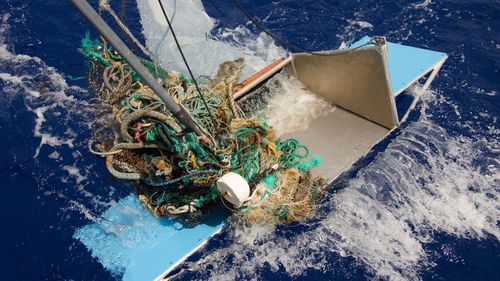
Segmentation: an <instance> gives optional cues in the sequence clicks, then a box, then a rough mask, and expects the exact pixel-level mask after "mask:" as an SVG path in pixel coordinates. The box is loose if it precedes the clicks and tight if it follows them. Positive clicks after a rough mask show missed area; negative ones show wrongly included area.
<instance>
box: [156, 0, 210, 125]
mask: <svg viewBox="0 0 500 281" xmlns="http://www.w3.org/2000/svg"><path fill="white" fill-rule="evenodd" d="M158 3H159V4H160V8H161V11H162V12H163V16H164V17H165V20H166V21H167V24H168V27H169V28H170V32H171V33H172V36H173V37H174V41H175V44H176V45H177V49H179V53H181V57H182V60H183V61H184V64H185V65H186V68H187V70H188V72H189V75H190V76H191V79H192V80H193V83H194V85H195V87H196V90H197V91H198V94H199V95H200V98H201V99H202V100H203V104H204V105H205V107H206V109H207V111H208V115H210V118H211V119H212V123H213V125H214V128H217V121H215V118H214V116H213V114H212V112H211V111H210V107H208V104H207V101H206V100H205V97H204V96H203V93H202V92H201V90H200V87H199V86H198V82H196V79H194V75H193V72H192V71H191V67H189V64H188V62H187V60H186V57H185V56H184V52H183V51H182V48H181V45H180V44H179V41H178V40H177V36H176V35H175V32H174V28H173V26H172V23H171V22H170V19H169V18H168V15H167V13H166V12H165V8H164V7H163V4H162V3H161V0H158Z"/></svg>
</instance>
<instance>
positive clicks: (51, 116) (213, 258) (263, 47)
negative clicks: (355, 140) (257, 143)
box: [0, 0, 500, 280]
mask: <svg viewBox="0 0 500 281" xmlns="http://www.w3.org/2000/svg"><path fill="white" fill-rule="evenodd" d="M148 2H149V1H146V0H137V1H118V0H112V1H110V3H111V5H112V7H113V8H114V9H115V10H116V11H117V13H118V14H119V15H120V16H121V17H123V19H124V21H125V22H126V23H127V24H128V25H129V26H130V28H131V29H132V31H133V32H134V34H136V35H137V37H138V38H139V39H140V40H141V41H142V42H144V44H146V45H147V46H148V47H149V48H150V49H152V50H156V49H158V51H157V52H156V54H157V60H158V61H159V62H160V63H162V64H164V65H165V66H167V67H168V68H171V69H178V70H183V66H182V64H181V62H180V61H179V56H178V54H177V53H176V50H175V46H174V45H173V44H172V42H171V40H167V39H168V38H169V37H167V39H165V40H166V41H163V42H162V39H161V38H162V36H163V33H164V32H163V30H164V28H165V24H164V23H163V22H161V21H160V20H158V19H157V18H156V17H155V15H154V14H152V13H151V11H150V7H149V5H150V4H149V3H148ZM91 3H92V4H93V5H94V7H96V5H97V1H91ZM164 3H165V4H166V6H167V8H168V9H169V11H173V7H174V5H175V4H176V5H175V6H176V15H175V18H174V27H175V28H176V31H177V33H178V35H179V40H180V41H181V43H182V45H183V48H184V50H185V51H186V54H187V57H188V59H189V62H190V63H191V66H192V68H193V69H194V70H195V72H196V74H198V75H212V74H213V73H214V72H215V70H216V67H217V65H218V64H219V63H221V62H223V61H225V60H228V59H234V58H238V57H242V56H243V57H245V58H246V62H247V68H246V69H245V72H244V75H248V74H250V73H252V72H253V71H255V70H256V69H259V68H260V67H262V66H264V65H266V64H267V63H269V62H271V61H272V60H273V59H275V58H277V57H279V56H282V55H284V54H286V53H287V52H288V51H289V50H288V49H287V48H286V47H285V46H281V45H279V44H278V43H276V42H274V41H273V40H272V39H271V38H269V37H268V36H266V35H264V34H261V33H260V32H259V31H258V30H257V29H255V28H254V27H253V26H252V25H250V24H248V22H247V20H246V19H245V18H244V17H243V16H242V14H241V12H240V11H239V10H238V9H237V8H236V6H235V5H234V3H233V2H232V1H220V0H210V1H208V0H206V1H205V0H204V1H200V0H182V1H180V0H179V1H177V2H176V1H173V0H170V1H166V0H165V1H164ZM243 4H244V5H245V6H246V7H247V8H248V10H249V11H250V12H251V13H252V14H254V15H255V16H256V17H257V18H258V19H259V20H261V21H262V22H263V23H264V24H265V25H266V26H267V27H268V28H269V29H270V30H272V31H273V32H275V33H276V34H278V35H279V36H281V37H283V38H286V39H287V40H289V41H290V42H293V43H294V44H296V45H299V46H301V47H302V48H304V49H308V50H323V49H335V48H339V47H346V46H348V45H349V44H351V43H353V42H355V41H356V40H357V39H359V38H361V37H363V36H364V35H385V36H387V38H388V40H389V41H391V42H397V43H403V44H406V45H411V46H416V47H422V48H429V49H433V50H437V51H441V52H446V53H448V55H449V59H448V61H447V62H446V63H445V65H444V67H443V69H442V70H441V72H440V75H439V76H438V77H437V79H436V80H435V81H434V83H433V84H432V87H431V90H429V91H421V90H419V88H418V87H415V88H413V89H412V90H411V94H413V95H419V96H420V98H421V101H420V102H419V103H418V104H417V107H416V108H415V110H414V111H413V112H412V113H411V114H410V117H409V119H408V120H407V121H406V122H405V123H404V124H402V126H401V127H400V128H399V129H397V130H395V131H394V132H393V133H392V134H391V135H390V136H389V137H388V138H387V139H386V140H384V141H383V142H382V143H381V144H379V145H377V146H376V147H375V149H374V151H373V152H372V153H370V154H369V155H368V156H367V157H365V158H364V159H363V160H362V161H360V162H358V163H357V165H356V166H355V167H353V168H352V169H351V170H349V171H348V172H346V173H344V174H343V175H342V176H341V177H340V178H339V179H338V181H336V182H335V185H334V186H333V187H332V188H334V189H339V190H338V191H335V192H333V191H332V192H331V193H330V194H328V195H327V196H326V197H325V199H324V200H323V201H322V202H321V206H320V211H319V214H318V217H317V218H316V219H314V220H313V221H311V222H309V223H308V224H306V225H292V226H286V227H285V226H284V227H277V228H275V227H253V228H245V227H243V226H241V224H239V223H238V222H235V221H233V222H231V223H230V224H229V225H228V226H227V227H226V228H225V229H224V230H223V232H222V233H221V234H220V235H218V236H216V237H214V239H212V240H211V241H210V242H209V243H208V245H207V247H205V248H204V249H203V250H202V251H201V252H199V253H196V254H195V255H193V256H192V257H191V258H189V259H188V261H187V262H185V263H184V264H183V265H182V266H181V267H180V268H179V270H177V271H176V272H174V276H173V278H174V279H178V280H191V279H201V280H206V279H212V280H234V279H243V280H247V279H257V280H269V279H273V280H281V279H283V280H288V279H299V280H318V279H326V280H497V279H498V276H499V275H500V273H499V270H498V268H500V243H499V240H500V229H499V221H500V201H499V198H498V197H499V191H500V172H499V169H500V157H499V156H500V145H499V135H500V131H499V121H498V117H499V112H500V109H499V106H500V100H499V97H498V92H499V90H500V89H499V78H498V77H499V73H498V71H499V66H500V54H499V49H500V33H499V32H498V30H500V23H499V20H498V19H497V18H498V14H500V2H499V1H479V0H476V1H456V0H454V1H429V0H426V1H397V2H396V1H274V2H271V3H269V1H243ZM106 18H107V20H109V21H110V18H109V17H106ZM110 22H111V21H110ZM87 30H89V31H91V34H92V35H94V36H96V33H95V32H94V31H93V29H92V28H91V27H90V26H89V25H88V24H87V23H86V21H85V20H84V19H83V18H82V17H81V16H80V15H79V14H78V13H77V12H76V10H75V9H74V8H73V7H72V6H71V5H70V4H69V3H68V2H67V1H55V0H48V1H18V0H3V1H2V2H0V101H1V103H2V104H3V110H2V111H1V113H0V128H1V130H0V131H1V132H3V140H4V143H3V145H1V146H0V175H1V176H2V179H3V180H2V183H1V189H0V190H1V191H0V200H1V203H0V268H1V272H2V280H116V279H120V276H121V274H122V273H123V272H122V271H123V268H122V265H121V264H120V263H119V262H117V261H122V260H123V259H119V258H118V259H116V260H115V259H113V260H110V261H102V260H99V259H98V258H96V257H93V256H92V253H91V252H90V251H89V250H88V249H87V248H86V247H85V246H84V245H83V244H82V243H81V242H80V241H79V240H77V239H76V238H75V233H77V231H78V230H79V229H81V228H82V227H84V226H86V225H88V224H90V223H94V222H98V221H99V219H98V218H99V217H100V216H101V215H103V214H105V212H106V210H108V208H110V207H111V206H119V205H120V204H121V203H120V200H121V199H123V198H127V196H128V195H129V194H130V193H131V191H132V190H133V185H132V184H130V183H126V182H122V181H117V180H114V179H113V178H112V177H111V176H110V175H109V174H108V173H107V170H106V168H105V165H104V161H103V160H102V159H101V158H98V157H95V156H93V155H91V154H90V153H89V152H88V150H87V149H86V141H87V140H88V139H89V137H90V133H91V130H92V126H93V120H94V119H95V118H100V117H102V116H101V114H102V112H101V111H100V110H98V109H96V106H95V104H93V103H92V102H91V98H92V95H93V94H92V93H91V92H89V90H88V85H87V83H86V82H85V80H74V79H72V78H74V77H79V76H84V75H85V72H86V64H85V61H84V59H83V57H82V56H81V55H80V54H79V53H78V51H77V49H78V47H79V40H80V39H81V37H82V36H83V35H84V33H85V32H86V31H87ZM158 30H160V31H161V32H157V31H158ZM121 35H123V34H121ZM123 36H124V35H123ZM160 42H161V46H162V47H161V48H157V47H158V44H160ZM129 43H130V45H131V46H133V44H132V42H129ZM135 50H137V48H135ZM137 52H139V50H137ZM311 106H320V107H321V105H318V104H312V105H311ZM311 118H312V117H311ZM276 122H277V124H279V120H276ZM124 223H126V222H124ZM145 223H147V220H145ZM121 231H122V230H121V229H109V235H114V236H117V237H118V239H120V236H119V234H120V233H122V232H121ZM156 235H157V234H156V233H153V234H152V236H155V237H156ZM134 246H135V245H131V247H134ZM117 254H118V255H119V253H117Z"/></svg>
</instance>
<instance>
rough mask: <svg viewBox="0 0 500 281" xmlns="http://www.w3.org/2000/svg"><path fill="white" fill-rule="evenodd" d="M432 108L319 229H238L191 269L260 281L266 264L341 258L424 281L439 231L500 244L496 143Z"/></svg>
mask: <svg viewBox="0 0 500 281" xmlns="http://www.w3.org/2000/svg"><path fill="white" fill-rule="evenodd" d="M424 94H425V95H426V96H425V97H424V98H425V100H426V101H425V102H426V104H427V103H434V102H436V103H439V102H440V101H439V98H437V97H436V94H435V93H433V92H427V93H424ZM426 104H424V105H423V106H422V107H421V108H420V109H421V111H422V114H423V116H422V117H421V119H420V120H418V121H416V122H414V123H410V124H408V125H407V126H406V127H405V128H403V129H401V134H399V135H398V136H397V137H396V138H395V139H394V140H393V141H392V143H391V144H390V145H389V146H388V147H387V149H385V150H384V151H383V152H381V153H380V154H378V155H377V157H376V159H375V160H374V161H373V162H372V163H371V164H370V165H369V166H367V167H365V168H363V169H362V170H361V171H360V172H359V173H358V176H357V177H356V178H354V179H352V180H351V181H350V182H349V185H348V187H347V188H346V189H345V190H343V191H342V192H340V193H336V194H334V195H332V196H329V197H328V199H327V200H326V202H324V204H323V205H322V206H323V207H324V208H325V210H327V211H324V212H323V213H322V214H321V216H322V217H323V218H322V219H320V221H319V225H318V226H316V227H314V228H313V230H311V231H308V232H304V233H294V232H287V233H286V234H282V233H280V232H274V231H273V229H272V228H271V229H270V228H262V227H260V228H259V227H253V228H250V229H248V228H244V227H242V226H238V225H234V226H233V228H232V229H231V231H230V233H229V234H228V235H229V236H231V238H232V239H234V240H235V241H236V242H235V243H234V244H232V245H231V246H230V247H228V248H226V249H217V250H214V251H213V253H209V254H207V255H206V256H205V257H204V258H202V259H201V260H199V261H197V262H196V263H192V264H191V265H189V266H188V268H190V270H195V271H196V270H200V269H202V268H207V267H210V268H213V269H214V270H213V272H211V273H208V275H209V276H211V277H212V278H213V279H225V280H231V279H233V278H252V277H253V278H257V277H258V275H256V272H259V269H261V268H264V267H266V266H264V264H267V266H269V267H270V268H271V270H273V271H280V270H283V269H284V270H285V271H286V272H287V273H288V274H289V275H290V276H300V275H302V274H303V273H304V272H305V271H306V270H307V269H311V268H313V269H315V270H318V271H327V272H328V271H331V270H332V269H331V268H329V263H330V260H329V259H331V255H332V254H334V253H336V254H340V255H341V256H352V257H355V258H356V260H357V261H358V262H361V263H363V264H365V265H366V266H367V268H368V269H369V271H373V272H374V273H375V274H376V275H377V276H379V277H383V278H386V279H388V280H419V279H420V277H419V276H420V272H421V270H422V269H425V268H428V267H432V265H433V263H432V261H431V260H430V258H429V257H428V254H427V253H426V251H425V246H426V244H427V243H430V242H432V241H433V237H434V235H435V233H439V232H444V233H448V234H450V235H454V236H457V237H462V238H474V239H482V238H485V237H495V238H496V239H499V240H500V230H499V229H498V227H497V222H498V221H499V220H500V215H499V214H500V212H499V210H500V201H499V198H498V194H499V192H500V188H499V185H498V182H499V180H500V172H499V168H500V161H498V159H496V158H495V153H498V151H499V148H500V145H499V143H498V141H492V140H490V139H488V138H487V137H483V136H479V137H477V138H467V137H463V136H459V137H453V136H450V135H449V134H448V133H447V132H446V130H445V129H443V128H442V127H440V126H438V125H436V124H435V123H434V122H433V121H432V120H430V118H428V116H427V113H426V108H427V106H426ZM478 162H479V163H490V165H488V166H487V167H488V168H487V169H484V168H482V166H477V164H476V163H478ZM229 260H230V261H231V262H230V264H232V265H228V261H229ZM233 265H237V266H233Z"/></svg>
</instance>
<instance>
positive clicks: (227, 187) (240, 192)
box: [217, 172, 250, 208]
mask: <svg viewBox="0 0 500 281" xmlns="http://www.w3.org/2000/svg"><path fill="white" fill-rule="evenodd" d="M217 190H219V192H220V194H221V195H222V197H223V198H224V199H226V201H228V202H229V203H231V204H233V206H234V207H236V208H239V207H241V205H242V204H243V203H244V202H245V201H247V200H248V198H249V197H250V186H249V185H248V182H247V181H246V180H245V178H243V177H242V176H240V175H238V174H237V173H233V172H229V173H227V174H225V175H223V176H222V177H220V178H219V180H217Z"/></svg>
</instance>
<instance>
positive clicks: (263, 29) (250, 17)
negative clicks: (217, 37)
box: [234, 0, 374, 57]
mask: <svg viewBox="0 0 500 281" xmlns="http://www.w3.org/2000/svg"><path fill="white" fill-rule="evenodd" d="M234 3H235V4H236V6H238V8H239V9H240V11H241V12H242V13H243V14H244V15H245V16H246V17H247V18H248V20H250V22H252V23H253V24H254V25H255V26H256V27H257V28H259V29H260V30H261V31H262V32H264V33H266V34H267V35H269V36H270V37H271V38H273V39H274V40H276V41H278V42H280V43H281V44H283V45H285V46H287V47H289V48H290V49H292V50H296V51H299V52H302V53H307V54H310V55H315V56H324V57H330V56H338V55H342V54H346V53H350V52H352V51H354V50H356V49H359V48H361V47H364V46H367V45H370V44H374V41H372V40H370V41H368V42H367V43H365V44H363V45H360V46H357V47H355V48H352V49H349V50H346V51H344V52H337V53H333V54H328V53H318V52H311V51H308V50H305V49H302V48H301V47H298V46H296V45H294V44H292V43H290V42H288V41H286V40H285V39H283V38H281V37H278V36H277V35H275V34H273V33H272V32H271V31H269V29H267V28H266V27H264V26H263V25H262V24H260V23H259V22H258V21H257V20H256V19H255V18H254V17H253V16H252V15H251V14H250V13H249V12H248V11H247V10H246V9H245V7H243V5H242V4H241V2H240V1H239V0H234Z"/></svg>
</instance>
